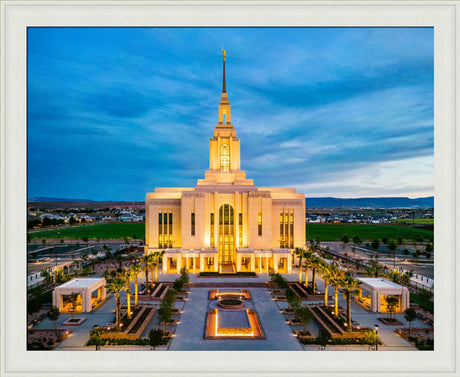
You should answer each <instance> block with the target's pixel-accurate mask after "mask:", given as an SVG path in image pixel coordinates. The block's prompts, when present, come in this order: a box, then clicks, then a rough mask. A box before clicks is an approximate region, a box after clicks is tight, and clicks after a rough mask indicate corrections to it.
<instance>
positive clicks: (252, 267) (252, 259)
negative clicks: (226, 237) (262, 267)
mask: <svg viewBox="0 0 460 377" xmlns="http://www.w3.org/2000/svg"><path fill="white" fill-rule="evenodd" d="M255 270H256V256H255V255H254V254H251V270H250V271H251V272H255Z"/></svg>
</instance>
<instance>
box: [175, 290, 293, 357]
mask: <svg viewBox="0 0 460 377" xmlns="http://www.w3.org/2000/svg"><path fill="white" fill-rule="evenodd" d="M210 289H213V288H211V287H210V288H193V289H191V292H190V294H189V297H188V301H187V302H186V304H185V305H184V309H183V311H184V313H183V314H182V316H181V320H180V322H181V323H180V324H179V325H178V326H177V330H176V336H175V337H174V338H173V339H172V341H171V344H170V347H169V349H170V350H173V351H179V350H180V351H213V350H214V351H222V350H235V351H243V350H265V351H268V350H302V346H301V344H300V343H299V342H298V341H297V338H295V337H294V336H293V333H292V330H291V328H290V327H289V325H288V324H287V323H285V319H284V316H283V315H282V314H281V313H280V309H279V307H278V305H277V304H276V302H275V301H273V300H272V297H271V295H270V294H269V293H268V289H266V288H245V289H248V290H249V292H250V294H251V297H252V299H251V300H244V303H245V307H247V308H249V309H252V310H255V311H256V312H257V315H258V317H259V322H260V324H261V327H262V329H263V331H264V333H265V337H266V339H264V340H255V339H228V340H215V339H212V340H206V339H204V338H203V336H204V331H205V326H206V314H207V311H208V310H211V309H214V308H215V305H216V301H215V300H213V301H209V300H208V295H209V291H210Z"/></svg>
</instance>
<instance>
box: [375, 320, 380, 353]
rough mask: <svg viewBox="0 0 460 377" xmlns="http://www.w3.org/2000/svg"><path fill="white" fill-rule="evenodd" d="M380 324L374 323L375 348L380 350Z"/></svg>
mask: <svg viewBox="0 0 460 377" xmlns="http://www.w3.org/2000/svg"><path fill="white" fill-rule="evenodd" d="M379 328H380V327H379V325H374V330H375V350H376V351H378V350H379Z"/></svg>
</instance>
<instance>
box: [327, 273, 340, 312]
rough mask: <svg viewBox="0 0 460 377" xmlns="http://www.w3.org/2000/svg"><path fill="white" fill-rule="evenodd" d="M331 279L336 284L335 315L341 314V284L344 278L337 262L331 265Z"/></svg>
mask: <svg viewBox="0 0 460 377" xmlns="http://www.w3.org/2000/svg"><path fill="white" fill-rule="evenodd" d="M329 279H330V280H329V281H330V283H331V284H332V285H333V286H334V315H335V316H336V317H338V316H339V298H338V294H339V286H340V281H341V279H342V271H340V270H339V268H338V267H337V265H336V264H331V265H330V266H329Z"/></svg>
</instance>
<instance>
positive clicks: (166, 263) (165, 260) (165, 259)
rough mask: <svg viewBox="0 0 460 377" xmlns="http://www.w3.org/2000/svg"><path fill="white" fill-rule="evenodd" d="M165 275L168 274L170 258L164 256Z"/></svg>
mask: <svg viewBox="0 0 460 377" xmlns="http://www.w3.org/2000/svg"><path fill="white" fill-rule="evenodd" d="M162 264H163V273H164V274H166V273H167V272H168V264H169V258H168V257H167V256H166V255H164V256H163V263H162Z"/></svg>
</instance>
